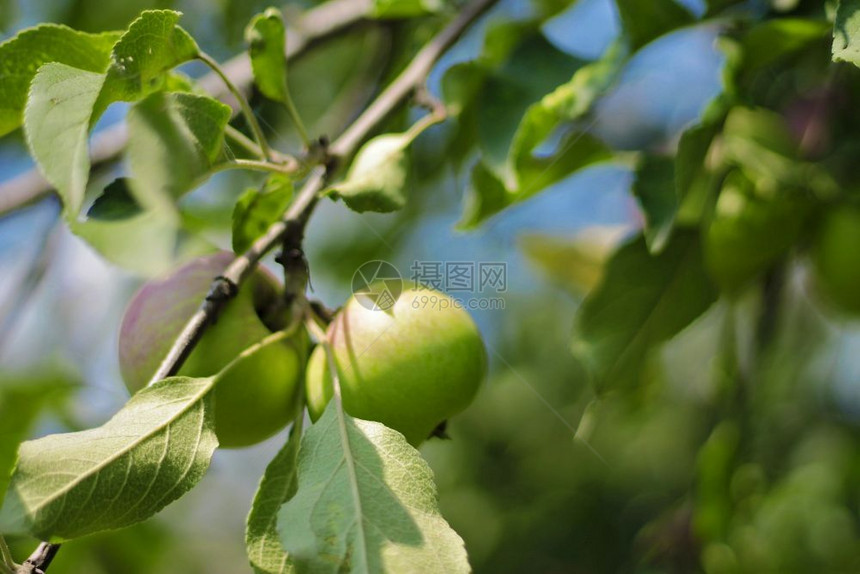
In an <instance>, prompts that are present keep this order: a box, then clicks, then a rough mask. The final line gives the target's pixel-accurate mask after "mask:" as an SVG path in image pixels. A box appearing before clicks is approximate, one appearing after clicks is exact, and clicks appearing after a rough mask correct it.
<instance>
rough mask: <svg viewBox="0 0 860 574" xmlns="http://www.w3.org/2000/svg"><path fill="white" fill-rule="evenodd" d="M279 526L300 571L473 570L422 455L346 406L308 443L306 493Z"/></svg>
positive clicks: (302, 485) (301, 472)
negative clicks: (440, 503)
mask: <svg viewBox="0 0 860 574" xmlns="http://www.w3.org/2000/svg"><path fill="white" fill-rule="evenodd" d="M278 526H279V530H280V533H281V541H282V542H283V543H284V547H285V548H286V549H287V552H289V554H290V556H291V557H292V558H293V561H294V563H295V564H296V566H297V568H298V569H299V571H305V570H306V571H312V572H332V573H334V572H363V573H368V574H369V573H371V572H416V571H420V572H439V573H440V574H452V573H456V572H469V571H470V568H469V563H468V561H467V558H466V551H465V548H464V547H463V541H462V539H461V538H460V537H459V536H458V535H457V533H456V532H454V531H453V530H452V529H451V527H450V526H448V523H447V522H445V520H444V519H443V518H442V516H441V515H440V514H439V508H438V504H437V501H436V486H435V484H434V483H433V474H432V471H431V470H430V467H429V466H428V465H427V463H426V462H424V460H423V459H422V458H421V455H420V454H419V453H418V451H417V450H415V449H413V448H412V447H411V446H409V444H408V443H407V442H406V439H405V438H404V437H403V435H401V434H400V433H398V432H395V431H393V430H391V429H389V428H387V427H385V426H384V425H382V424H379V423H375V422H369V421H363V420H360V419H354V418H352V417H350V416H349V415H347V414H346V413H344V412H343V410H342V407H340V405H339V404H338V401H331V402H330V403H329V406H328V407H327V408H326V411H325V413H323V416H322V417H321V418H320V420H319V421H317V423H316V424H314V425H313V426H311V428H310V429H309V430H308V431H307V433H305V436H304V438H303V439H302V444H301V448H300V450H299V457H298V491H297V492H296V494H295V496H294V497H293V498H292V499H291V500H290V501H289V502H287V503H286V504H285V505H284V507H283V508H282V509H281V512H280V514H279V516H278Z"/></svg>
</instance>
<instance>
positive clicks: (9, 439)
mask: <svg viewBox="0 0 860 574" xmlns="http://www.w3.org/2000/svg"><path fill="white" fill-rule="evenodd" d="M4 378H5V377H4ZM68 389H69V383H68V381H67V378H66V377H64V376H62V375H59V374H45V375H41V376H34V377H25V378H20V377H16V378H15V380H14V381H13V380H3V381H0V507H2V499H3V496H4V495H5V494H6V488H7V487H8V486H9V478H10V476H11V474H12V469H13V468H14V467H15V461H16V460H17V453H18V445H19V444H20V443H21V441H22V440H24V439H25V438H27V433H28V432H30V430H31V428H32V426H33V423H35V421H36V417H37V416H38V415H39V413H40V412H41V411H42V409H43V408H44V407H45V406H46V404H47V403H48V402H50V401H52V400H54V399H55V398H56V397H57V394H58V393H61V392H64V391H66V390H68Z"/></svg>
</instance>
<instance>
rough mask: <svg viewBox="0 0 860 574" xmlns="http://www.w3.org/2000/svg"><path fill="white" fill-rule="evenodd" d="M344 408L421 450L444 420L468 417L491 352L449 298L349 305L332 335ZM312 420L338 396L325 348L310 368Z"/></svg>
mask: <svg viewBox="0 0 860 574" xmlns="http://www.w3.org/2000/svg"><path fill="white" fill-rule="evenodd" d="M328 337H329V340H330V342H331V346H332V350H333V354H334V358H335V363H336V365H337V371H338V377H339V381H340V388H341V393H342V395H343V405H344V408H345V409H346V411H347V412H348V413H349V414H351V415H352V416H355V417H358V418H362V419H368V420H373V421H378V422H381V423H383V424H385V425H386V426H389V427H391V428H393V429H395V430H397V431H400V432H401V433H403V435H404V436H405V437H406V439H407V440H408V441H409V442H410V443H411V444H412V445H415V446H417V445H419V444H420V443H421V442H422V441H424V440H425V439H426V438H427V437H428V436H430V434H431V433H432V432H433V430H434V429H435V428H436V427H437V426H438V425H439V424H440V423H441V422H442V421H444V420H446V419H448V418H449V417H451V416H453V415H455V414H457V413H459V412H460V411H462V410H464V409H465V408H466V407H467V406H469V404H470V403H471V402H472V400H473V399H474V398H475V394H476V393H477V392H478V388H479V387H480V385H481V381H482V380H483V378H484V375H485V374H486V362H487V357H486V352H485V350H484V344H483V342H482V340H481V335H480V333H479V332H478V329H477V327H476V326H475V324H474V322H473V321H472V319H471V317H469V314H468V313H467V312H466V311H465V310H463V309H462V308H460V307H458V306H457V304H456V301H455V300H454V299H452V298H450V297H448V296H447V295H444V294H442V293H439V292H437V291H433V290H430V289H409V288H406V287H405V286H404V290H403V293H402V294H401V295H400V297H399V298H398V299H397V302H396V303H395V304H394V306H393V307H391V308H390V309H388V310H386V311H381V310H372V309H369V308H367V307H365V306H364V305H362V302H361V301H359V300H357V299H356V298H355V297H353V298H351V299H350V300H349V301H348V302H347V304H346V306H345V307H344V308H343V310H342V311H341V312H340V313H339V314H338V316H337V317H336V318H335V320H334V321H333V322H332V324H331V325H330V326H329V329H328ZM306 389H307V402H308V410H309V412H310V415H311V418H312V419H313V420H316V419H317V418H319V417H320V416H321V415H322V412H323V411H324V410H325V407H326V405H327V404H328V402H329V400H330V399H331V397H332V380H331V376H330V373H329V369H328V363H327V359H326V356H325V352H324V350H323V348H322V346H319V347H317V348H316V349H315V350H314V352H313V353H312V354H311V358H310V361H309V363H308V370H307V377H306Z"/></svg>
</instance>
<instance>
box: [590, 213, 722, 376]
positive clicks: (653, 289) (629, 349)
mask: <svg viewBox="0 0 860 574" xmlns="http://www.w3.org/2000/svg"><path fill="white" fill-rule="evenodd" d="M716 297H717V292H716V289H715V288H714V286H713V285H712V284H711V281H710V279H709V278H708V275H707V273H706V272H705V268H704V264H703V261H702V247H701V242H700V240H699V235H698V233H697V232H694V231H689V230H682V229H676V230H675V232H674V233H673V235H672V239H671V240H670V241H669V243H668V244H667V245H666V246H665V248H664V249H663V251H662V252H661V253H659V254H657V255H654V254H651V253H650V252H649V251H648V247H647V245H646V243H645V240H644V238H643V237H642V236H639V237H636V238H635V239H633V240H632V241H630V242H629V243H627V244H625V245H623V246H622V247H621V248H620V249H619V250H618V251H617V252H616V253H615V254H614V255H613V256H612V259H611V260H610V261H609V264H608V266H607V268H606V273H605V275H604V277H603V281H602V282H601V284H600V285H599V286H598V288H597V289H596V290H595V291H592V292H591V294H590V295H589V296H588V297H587V298H586V299H585V301H584V302H583V304H582V306H581V307H580V309H579V312H578V314H577V318H576V324H575V330H574V340H573V351H574V353H575V354H576V355H577V356H578V357H579V358H580V359H581V360H582V361H583V362H584V363H585V364H586V366H587V367H588V368H589V370H590V371H591V373H592V375H593V377H594V382H595V383H596V385H597V386H598V388H601V389H605V388H607V387H610V386H615V385H627V386H629V385H632V384H635V383H636V382H637V381H638V376H639V373H640V371H641V370H642V368H643V366H644V364H645V360H646V359H647V357H648V354H649V351H651V349H653V348H654V347H655V346H656V345H658V344H660V343H662V342H664V341H667V340H668V339H670V338H672V337H673V336H674V335H676V334H677V333H679V332H680V331H681V330H682V329H684V328H685V327H686V326H687V325H689V324H690V323H692V322H693V321H694V320H695V319H696V318H697V317H699V316H700V315H701V314H702V313H704V312H705V310H706V309H708V307H710V306H711V304H712V303H713V302H714V301H715V300H716Z"/></svg>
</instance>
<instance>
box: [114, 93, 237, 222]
mask: <svg viewBox="0 0 860 574" xmlns="http://www.w3.org/2000/svg"><path fill="white" fill-rule="evenodd" d="M230 115H231V112H230V107H229V106H227V105H225V104H222V103H221V102H219V101H217V100H214V99H212V98H210V97H207V96H198V95H195V94H189V93H185V92H158V93H155V94H151V95H150V96H148V97H146V98H145V99H144V100H142V101H140V102H138V103H137V104H135V105H134V106H133V107H132V108H131V110H129V113H128V119H127V122H128V148H127V154H128V158H129V165H130V167H131V173H132V176H134V182H133V183H134V185H133V188H132V190H133V191H134V192H135V196H136V197H137V199H138V201H139V202H140V203H141V204H142V205H144V206H145V207H153V208H162V209H163V208H165V207H166V208H168V210H170V209H172V206H173V204H174V202H175V200H176V199H178V198H179V197H180V196H182V195H183V194H184V193H186V192H187V191H189V190H191V189H192V188H193V187H195V186H196V185H198V184H199V183H201V180H202V179H203V178H204V177H205V176H206V175H207V174H209V172H210V171H211V169H212V167H213V166H214V165H215V163H216V159H217V158H218V157H219V154H220V153H221V149H222V146H223V143H224V128H225V126H226V125H227V122H228V121H229V119H230Z"/></svg>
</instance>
